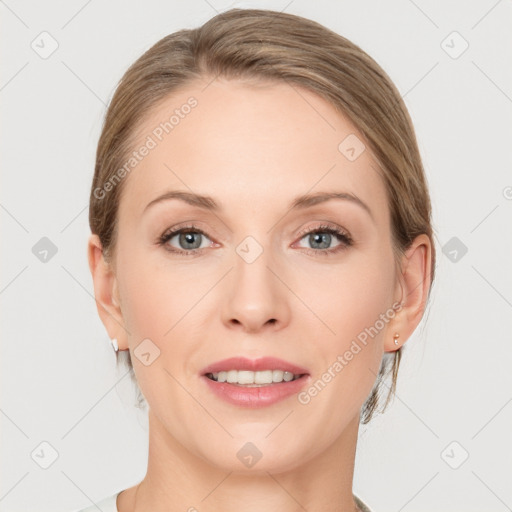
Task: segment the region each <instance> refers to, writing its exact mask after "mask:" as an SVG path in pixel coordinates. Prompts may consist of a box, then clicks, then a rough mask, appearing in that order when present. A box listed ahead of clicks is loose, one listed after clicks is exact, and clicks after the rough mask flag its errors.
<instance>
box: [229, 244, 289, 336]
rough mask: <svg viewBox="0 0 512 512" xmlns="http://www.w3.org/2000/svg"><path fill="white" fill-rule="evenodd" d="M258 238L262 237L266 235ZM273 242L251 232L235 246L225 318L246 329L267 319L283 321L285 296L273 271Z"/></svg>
mask: <svg viewBox="0 0 512 512" xmlns="http://www.w3.org/2000/svg"><path fill="white" fill-rule="evenodd" d="M258 238H260V239H262V238H263V235H260V236H259V237H258ZM264 244H265V245H264ZM271 246H272V242H271V241H270V239H269V237H265V240H261V242H260V241H259V240H258V239H257V238H256V236H252V235H249V236H246V237H245V238H244V239H243V240H242V241H241V242H240V243H239V244H238V245H237V246H236V247H235V253H236V254H235V255H234V268H233V271H232V272H231V279H229V280H228V281H229V285H228V287H229V290H228V291H227V295H226V302H225V304H224V307H225V309H224V312H223V316H224V321H226V322H229V323H231V324H232V323H240V324H242V325H243V326H244V327H245V328H246V329H247V330H257V329H259V328H262V327H263V326H264V325H265V324H266V323H267V322H268V323H271V324H275V323H276V321H277V322H278V323H280V322H283V321H284V315H285V312H286V310H287V308H286V307H285V300H286V297H285V293H284V290H283V285H282V284H281V283H280V281H279V279H277V278H276V276H275V275H274V272H275V270H274V268H273V267H274V266H276V258H274V257H273V254H272V251H271V250H270V247H271ZM271 269H272V270H271Z"/></svg>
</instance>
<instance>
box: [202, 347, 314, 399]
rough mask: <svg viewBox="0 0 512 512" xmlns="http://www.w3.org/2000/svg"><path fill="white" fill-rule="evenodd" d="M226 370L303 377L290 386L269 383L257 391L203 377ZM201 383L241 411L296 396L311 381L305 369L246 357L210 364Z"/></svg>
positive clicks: (285, 383)
mask: <svg viewBox="0 0 512 512" xmlns="http://www.w3.org/2000/svg"><path fill="white" fill-rule="evenodd" d="M228 370H250V371H253V372H256V371H261V370H282V371H285V372H291V373H293V374H295V375H302V377H300V378H299V379H296V380H292V381H289V382H280V383H272V384H268V385H265V386H260V387H246V386H239V385H237V384H230V383H228V382H217V381H214V380H212V379H210V378H208V377H207V376H206V374H207V373H218V372H222V371H228ZM201 379H202V380H203V381H204V382H205V383H206V385H207V386H208V388H209V389H210V390H211V391H212V392H213V393H215V394H216V395H217V396H218V397H219V398H222V399H223V400H225V401H226V402H228V403H230V404H233V405H238V406H241V407H249V408H259V407H265V406H267V405H272V404H274V403H276V402H279V401H280V400H284V399H285V398H288V397H290V396H292V395H295V394H297V393H298V392H299V391H300V390H301V389H302V388H303V387H304V386H305V385H306V384H307V383H309V381H310V375H309V373H308V372H307V370H306V369H304V368H301V367H299V366H296V365H294V364H291V363H288V362H286V361H283V360H282V359H277V358H275V357H263V358H261V359H253V360H251V359H247V358H245V357H232V358H230V359H224V360H223V361H218V362H217V363H214V364H211V365H209V366H207V367H206V368H204V369H203V370H202V371H201Z"/></svg>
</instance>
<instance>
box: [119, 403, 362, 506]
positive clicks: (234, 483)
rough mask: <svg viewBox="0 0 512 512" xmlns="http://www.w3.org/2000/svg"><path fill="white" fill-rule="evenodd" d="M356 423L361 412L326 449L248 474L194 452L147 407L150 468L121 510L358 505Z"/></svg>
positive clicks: (124, 497)
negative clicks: (288, 464)
mask: <svg viewBox="0 0 512 512" xmlns="http://www.w3.org/2000/svg"><path fill="white" fill-rule="evenodd" d="M358 428H359V418H358V417H357V418H354V419H353V420H352V421H351V422H350V423H349V424H348V425H347V428H346V429H345V430H344V431H343V433H342V435H341V436H340V437H339V438H338V439H336V440H335V441H334V442H333V443H332V444H331V445H330V446H329V448H328V449H327V450H325V451H324V452H323V453H320V454H319V455H317V456H316V457H314V458H312V459H310V460H308V461H307V462H305V463H303V464H301V463H300V462H299V463H297V464H296V465H294V466H293V467H292V468H291V469H289V470H288V471H285V472H280V473H273V472H272V471H266V470H263V471H259V472H256V471H254V472H253V471H252V472H251V473H250V474H248V473H240V472H237V470H233V471H229V470H223V469H221V468H218V467H216V466H214V465H212V464H210V463H209V462H208V461H206V460H204V459H203V458H201V457H198V456H196V455H194V454H192V453H191V452H190V451H189V450H187V449H186V448H185V447H184V446H183V445H182V444H180V443H179V442H178V440H177V439H175V438H174V437H172V436H171V435H170V434H169V432H167V431H166V429H165V427H164V425H163V424H162V423H161V422H160V421H159V420H158V418H157V417H156V416H155V415H153V414H152V412H151V409H149V432H150V436H149V457H148V468H147V473H146V476H145V478H144V480H142V482H140V484H138V485H137V486H134V487H132V488H130V489H128V490H126V491H123V492H122V493H121V494H120V495H119V497H118V500H117V506H118V510H119V512H142V511H144V510H152V511H153V512H160V511H162V512H163V511H166V512H168V511H188V512H215V511H218V510H222V511H223V512H240V510H243V511H244V512H256V511H258V512H259V511H261V510H280V511H281V512H297V511H300V510H322V511H324V512H354V511H357V510H358V508H357V506H356V504H355V502H354V498H353V495H352V481H353V474H354V460H355V451H356V444H357V434H358Z"/></svg>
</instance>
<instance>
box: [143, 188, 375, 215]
mask: <svg viewBox="0 0 512 512" xmlns="http://www.w3.org/2000/svg"><path fill="white" fill-rule="evenodd" d="M171 199H178V200H181V201H184V202H185V203H188V204H190V205H192V206H197V207H199V208H203V209H205V210H209V211H213V212H219V211H221V210H222V207H221V206H220V205H219V204H218V203H217V202H216V201H215V200H214V199H213V198H212V197H210V196H205V195H201V194H196V193H193V192H186V191H181V190H170V191H169V192H166V193H165V194H162V195H161V196H158V197H157V198H155V199H153V200H152V201H151V202H149V203H148V204H147V205H146V207H145V208H144V212H145V211H146V210H147V209H148V208H150V207H151V206H153V205H155V204H157V203H160V202H162V201H169V200H171ZM332 199H341V200H346V201H350V202H352V203H354V204H357V205H359V206H360V207H362V208H363V209H364V210H365V211H366V212H367V213H368V214H369V215H370V217H371V218H372V219H373V218H374V217H373V213H372V211H371V210H370V207H369V206H368V205H367V204H366V203H364V202H363V201H361V199H359V197H357V196H356V195H354V194H351V193H349V192H316V193H314V194H304V195H302V196H299V197H296V198H295V199H294V200H293V201H292V202H291V203H290V205H289V207H288V209H289V210H304V209H306V208H310V207H312V206H315V205H317V204H320V203H324V202H326V201H330V200H332Z"/></svg>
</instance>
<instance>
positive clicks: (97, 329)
mask: <svg viewBox="0 0 512 512" xmlns="http://www.w3.org/2000/svg"><path fill="white" fill-rule="evenodd" d="M232 6H242V7H245V6H247V7H263V8H271V9H274V10H283V9H284V10H285V11H286V12H289V13H292V14H299V15H302V16H305V17H309V18H311V19H314V20H316V21H318V22H320V23H322V24H324V25H326V26H327V27H329V28H331V29H333V30H335V31H336V32H338V33H340V34H342V35H344V36H346V37H348V38H349V39H351V40H352V41H354V42H355V43H356V44H358V45H360V46H361V47H362V48H363V49H364V50H366V51H367V52H368V53H369V54H370V55H372V56H373V57H374V58H375V59H376V60H377V61H378V62H379V63H380V64H381V65H382V66H383V68H384V69H385V70H386V71H387V72H388V73H389V75H390V76H391V78H392V79H393V80H394V82H395V83H396V84H397V86H398V88H399V90H400V91H401V93H402V94H403V95H404V97H405V101H406V104H407V106H408V108H409V110H410V113H411V116H412V118H413V122H414V124H415V126H416V130H417V135H418V139H419V144H420V149H421V152H422V156H423V158H424V162H425V167H426V171H427V175H428V180H429V183H430V187H431V194H432V201H433V209H434V223H435V230H436V239H437V249H438V266H437V279H436V281H437V282H436V284H435V288H434V291H433V294H432V304H431V307H430V309H429V314H428V318H426V319H425V321H424V322H422V324H421V326H420V328H419V329H418V330H417V331H416V333H415V334H414V335H413V337H412V338H411V339H410V340H409V341H408V343H407V344H406V348H405V355H404V359H403V361H402V365H401V369H400V374H399V384H398V391H397V397H396V398H395V400H394V402H393V403H392V405H391V406H390V407H389V408H388V410H387V411H386V413H385V414H384V415H382V416H378V417H377V418H375V419H374V420H373V421H372V422H371V423H370V424H369V425H368V426H365V427H362V428H361V435H360V440H359V444H358V454H357V459H356V472H355V477H354V492H356V494H359V495H360V496H361V497H362V498H363V499H364V500H365V501H366V502H367V503H368V504H369V505H370V506H371V507H372V509H373V510H375V511H376V512H386V511H395V512H399V511H402V510H403V511H404V512H412V511H415V512H422V511H424V512H431V511H432V510H436V511H451V512H456V511H464V512H473V511H474V512H477V511H478V512H481V511H482V510H485V511H487V512H491V511H497V512H498V511H504V510H512V489H511V486H510V483H511V475H512V441H511V432H512V428H511V427H512V375H511V368H512V365H511V359H512V358H511V356H512V348H511V334H510V333H511V327H512V321H511V320H512V315H511V313H512V271H511V261H512V259H511V255H512V241H511V234H512V230H511V228H512V172H511V151H510V147H511V141H512V137H511V136H512V126H511V123H510V121H511V113H512V68H511V64H510V63H511V62H512V31H511V29H510V27H511V18H512V16H511V15H512V5H511V2H510V1H507V0H502V1H497V2H496V1H495V0H488V1H487V0H486V1H483V0H482V1H474V2H465V1H462V0H460V1H449V2H427V1H420V0H417V1H416V2H413V1H411V0H400V1H398V0H397V1H391V2H379V1H377V0H375V1H355V0H354V1H329V2H326V1H324V2H314V3H313V2H307V1H304V0H295V1H292V2H290V1H289V0H285V1H278V0H275V1H271V2H269V1H267V2H251V3H247V2H246V3H241V2H239V3H236V4H232V3H231V2H228V1H227V0H226V1H221V0H219V1H216V0H208V1H206V0H194V1H189V2H177V1H174V2H169V1H164V0H160V1H158V0H153V1H147V2H144V3H143V2H134V1H123V2H121V1H110V2H99V1H98V0H96V1H94V0H92V1H91V0H89V1H84V0H73V1H67V2H64V1H47V2H35V1H33V2H16V1H14V0H5V1H0V15H1V21H0V23H1V27H0V34H1V37H2V57H1V63H2V73H1V77H0V88H1V93H0V104H1V109H2V121H3V122H2V130H3V131H2V138H1V140H2V147H1V153H0V154H1V157H2V187H1V193H0V221H1V225H2V238H1V241H2V273H1V276H0V307H1V313H2V318H1V324H0V325H1V327H2V348H1V354H2V358H1V361H2V366H1V379H2V380H1V384H2V387H1V389H2V403H1V411H0V412H1V414H0V418H1V432H2V453H1V463H2V464H1V471H2V476H1V480H0V482H1V483H0V510H2V511H7V510H9V511H27V510H31V511H35V510H38V511H41V512H45V511H71V510H75V509H78V508H81V507H85V506H89V505H91V504H92V503H93V502H97V501H99V500H100V499H102V498H104V497H105V496H107V495H109V494H113V493H114V492H117V491H119V490H121V489H124V488H127V487H129V486H131V485H133V484H135V483H136V482H138V481H139V480H140V479H142V477H143V476H144V474H145V468H146V459H147V423H146V421H145V413H144V412H143V411H138V410H137V409H135V408H134V406H133V404H134V401H135V393H134V389H133V388H132V386H131V382H130V379H129V377H124V378H123V375H125V370H123V368H122V367H121V368H120V369H119V370H116V367H115V358H114V355H113V353H112V350H111V348H110V345H109V340H108V337H107V334H106V332H105V330H104V328H103V325H102V324H101V322H100V320H99V317H98V315H97V312H96V305H95V302H94V300H93V296H92V293H93V287H92V281H91V277H90V274H89V269H88V265H87V258H86V242H87V237H88V234H89V227H88V222H87V215H88V195H89V189H90V183H91V179H92V173H93V166H94V154H95V148H96V143H97V140H98V136H99V133H100V128H101V123H102V120H103V115H104V112H105V108H106V104H107V103H108V101H109V100H110V98H111V96H112V93H113V91H114V87H115V84H116V83H117V81H118V79H119V78H120V77H121V76H122V74H123V73H124V71H125V70H126V68H127V67H128V66H129V65H130V64H131V63H132V62H133V61H134V60H135V59H136V58H137V57H139V56H140V55H141V54H142V53H143V51H145V50H146V49H148V48H149V47H150V46H151V45H153V44H154V43H155V42H156V41H157V40H159V39H160V38H161V37H163V36H165V35H167V34H169V33H171V32H174V31H176V30H178V29H181V28H192V27H196V26H198V25H200V24H202V23H203V22H205V21H206V20H207V19H209V18H210V17H212V16H213V15H215V14H216V11H219V12H220V11H223V10H225V9H227V8H230V7H232ZM43 31H47V32H48V33H49V34H50V35H51V37H50V38H49V37H48V36H44V35H43V36H41V35H40V34H41V32H43ZM454 31H456V32H458V33H459V34H460V37H459V36H458V35H456V34H453V32H454ZM43 38H46V39H43ZM52 38H53V39H54V40H55V41H56V42H57V43H58V48H57V49H56V51H55V52H54V53H53V54H52V55H50V56H48V57H47V58H42V57H41V56H40V54H41V52H43V51H49V49H51V44H52V40H51V39H52ZM443 41H444V43H443ZM464 41H466V42H467V43H468V44H469V47H468V48H467V50H466V51H464V53H462V54H461V55H458V54H459V53H460V52H461V50H462V49H463V48H464V46H465V43H464ZM31 45H33V46H34V47H35V48H37V50H38V51H36V50H34V49H33V48H32V47H31ZM38 52H39V53H38ZM455 57H456V58H455ZM42 237H47V238H49V239H50V240H51V241H52V242H53V244H55V246H56V248H57V253H56V254H55V255H54V256H53V257H50V256H51V253H49V255H48V256H47V259H48V261H47V262H42V261H40V259H39V258H38V257H36V255H35V254H34V252H36V253H37V250H34V252H33V250H32V249H33V247H34V246H35V245H36V244H37V243H38V241H39V240H40V239H41V238H42ZM453 237H456V240H454V241H453V240H452V241H451V242H449V241H450V240H451V239H452V238H453ZM448 243H450V244H455V245H453V246H452V245H446V244H448ZM461 244H464V245H465V246H466V247H467V253H466V254H463V253H462V251H461V250H460V247H462V246H461ZM37 247H38V246H36V248H37ZM443 247H445V248H446V249H445V252H446V254H443V252H442V249H443ZM453 250H455V251H456V252H455V253H454V252H453ZM40 257H42V255H41V254H40ZM455 257H456V259H455V261H454V258H455ZM116 383H118V385H117V386H116ZM42 442H47V443H49V444H50V445H51V446H52V447H53V448H54V449H55V450H56V452H57V453H58V458H57V460H56V461H55V462H54V463H53V464H52V465H51V466H50V467H48V469H43V468H42V467H40V464H41V463H44V462H45V458H46V462H49V461H50V457H51V448H49V447H48V446H47V445H42V446H41V443H42ZM453 442H455V443H454V444H452V443H453ZM447 447H448V448H447ZM34 450H35V454H34V456H33V457H32V455H31V454H32V453H33V452H34ZM37 454H39V457H38V456H37ZM43 454H44V456H43ZM466 454H467V455H468V458H467V460H465V461H464V462H463V463H462V464H461V462H462V461H463V459H464V457H465V456H466ZM36 461H37V462H36ZM459 465H460V466H459ZM456 466H459V467H458V468H457V469H454V467H456ZM310 512H316V511H310Z"/></svg>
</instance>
